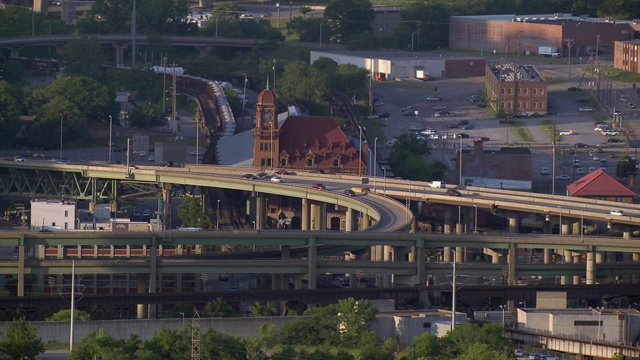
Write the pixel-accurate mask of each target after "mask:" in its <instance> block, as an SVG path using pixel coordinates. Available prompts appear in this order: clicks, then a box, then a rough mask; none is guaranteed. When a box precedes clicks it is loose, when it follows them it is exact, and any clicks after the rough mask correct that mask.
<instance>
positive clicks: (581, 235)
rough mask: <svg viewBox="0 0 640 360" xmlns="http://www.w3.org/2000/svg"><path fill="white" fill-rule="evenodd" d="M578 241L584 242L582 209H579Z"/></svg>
mask: <svg viewBox="0 0 640 360" xmlns="http://www.w3.org/2000/svg"><path fill="white" fill-rule="evenodd" d="M580 242H581V243H582V242H584V209H582V210H580Z"/></svg>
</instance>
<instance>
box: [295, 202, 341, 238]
mask: <svg viewBox="0 0 640 360" xmlns="http://www.w3.org/2000/svg"><path fill="white" fill-rule="evenodd" d="M300 210H301V211H300V212H301V214H300V215H301V216H300V218H301V228H302V230H309V224H310V223H311V222H310V221H309V218H310V215H309V212H310V210H311V205H310V203H309V200H307V199H302V206H301V209H300ZM349 210H351V209H349ZM347 226H349V225H347ZM347 231H348V230H347Z"/></svg>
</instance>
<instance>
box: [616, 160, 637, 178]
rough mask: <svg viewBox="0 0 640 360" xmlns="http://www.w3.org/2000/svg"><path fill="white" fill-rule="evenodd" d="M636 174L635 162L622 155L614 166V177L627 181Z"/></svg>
mask: <svg viewBox="0 0 640 360" xmlns="http://www.w3.org/2000/svg"><path fill="white" fill-rule="evenodd" d="M636 173H637V169H636V161H635V160H634V159H632V158H631V157H630V156H629V155H623V156H622V157H621V158H620V160H618V164H617V165H616V176H617V177H619V178H624V179H628V178H629V177H631V176H634V175H636Z"/></svg>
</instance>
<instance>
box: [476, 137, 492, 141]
mask: <svg viewBox="0 0 640 360" xmlns="http://www.w3.org/2000/svg"><path fill="white" fill-rule="evenodd" d="M489 140H491V139H489V138H488V137H486V136H480V137H479V138H478V141H479V142H485V141H489Z"/></svg>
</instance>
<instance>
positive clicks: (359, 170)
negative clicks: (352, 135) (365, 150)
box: [358, 125, 362, 176]
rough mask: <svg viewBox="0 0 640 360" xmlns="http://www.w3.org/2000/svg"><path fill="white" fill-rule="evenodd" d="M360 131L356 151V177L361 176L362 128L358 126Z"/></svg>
mask: <svg viewBox="0 0 640 360" xmlns="http://www.w3.org/2000/svg"><path fill="white" fill-rule="evenodd" d="M358 129H360V148H359V149H358V157H359V161H358V176H362V126H360V125H358Z"/></svg>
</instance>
